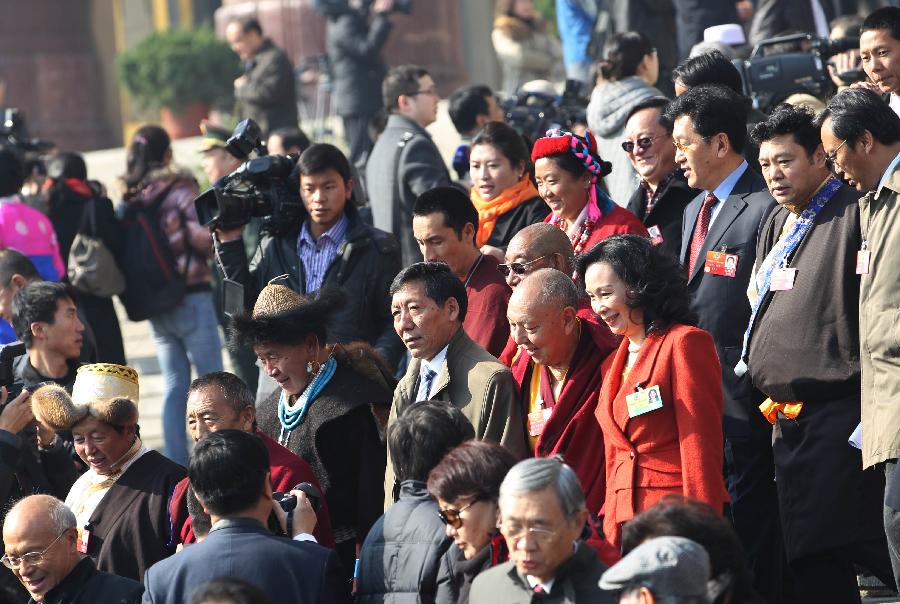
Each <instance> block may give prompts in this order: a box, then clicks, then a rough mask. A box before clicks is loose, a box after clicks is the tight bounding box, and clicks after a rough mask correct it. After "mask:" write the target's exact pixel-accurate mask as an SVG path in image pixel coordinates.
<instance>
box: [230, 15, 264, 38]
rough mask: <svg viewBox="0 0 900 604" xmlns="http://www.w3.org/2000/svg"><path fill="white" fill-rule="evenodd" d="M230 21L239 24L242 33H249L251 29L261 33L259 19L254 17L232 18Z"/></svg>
mask: <svg viewBox="0 0 900 604" xmlns="http://www.w3.org/2000/svg"><path fill="white" fill-rule="evenodd" d="M231 22H232V23H237V24H238V25H240V26H241V33H242V34H249V33H250V32H251V31H255V32H256V33H258V34H259V35H262V26H261V25H260V24H259V19H257V18H256V17H241V18H237V19H233V20H232V21H231Z"/></svg>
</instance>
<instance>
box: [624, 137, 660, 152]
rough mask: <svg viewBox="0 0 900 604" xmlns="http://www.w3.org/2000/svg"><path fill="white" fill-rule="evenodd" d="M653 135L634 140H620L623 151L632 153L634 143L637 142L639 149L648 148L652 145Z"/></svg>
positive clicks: (654, 138)
mask: <svg viewBox="0 0 900 604" xmlns="http://www.w3.org/2000/svg"><path fill="white" fill-rule="evenodd" d="M656 138H657V137H655V136H642V137H641V138H639V139H637V140H636V141H622V150H624V151H625V153H634V145H635V143H636V144H637V146H638V147H640V148H641V149H649V148H650V147H652V146H653V141H655V140H656Z"/></svg>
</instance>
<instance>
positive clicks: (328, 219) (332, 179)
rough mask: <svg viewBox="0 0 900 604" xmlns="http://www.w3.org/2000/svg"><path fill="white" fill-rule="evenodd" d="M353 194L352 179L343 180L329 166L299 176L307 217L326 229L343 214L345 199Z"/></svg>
mask: <svg viewBox="0 0 900 604" xmlns="http://www.w3.org/2000/svg"><path fill="white" fill-rule="evenodd" d="M352 194H353V181H352V180H349V181H346V182H345V181H344V179H343V177H342V176H341V175H340V173H339V172H338V171H337V170H335V169H333V168H329V169H327V170H325V171H324V172H318V173H316V174H303V175H301V176H300V195H301V197H303V205H304V206H306V211H307V212H309V219H310V220H311V221H312V222H314V223H315V224H316V225H318V226H319V227H320V229H322V231H323V232H324V231H327V230H328V229H330V228H331V227H333V226H334V225H335V224H337V221H338V220H340V219H341V216H343V215H344V208H345V207H346V206H347V201H349V200H350V196H351V195H352Z"/></svg>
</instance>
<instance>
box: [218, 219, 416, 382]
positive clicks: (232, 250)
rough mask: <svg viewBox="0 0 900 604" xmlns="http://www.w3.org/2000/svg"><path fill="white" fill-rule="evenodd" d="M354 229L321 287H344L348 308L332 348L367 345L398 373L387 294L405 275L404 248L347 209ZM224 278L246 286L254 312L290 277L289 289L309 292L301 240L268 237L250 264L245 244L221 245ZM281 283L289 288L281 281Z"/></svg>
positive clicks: (334, 321)
mask: <svg viewBox="0 0 900 604" xmlns="http://www.w3.org/2000/svg"><path fill="white" fill-rule="evenodd" d="M345 212H346V213H347V217H348V218H349V219H350V224H349V226H348V227H347V236H346V239H345V240H344V243H343V245H342V246H341V247H340V249H338V252H337V254H336V255H335V258H334V260H333V261H332V263H331V265H329V267H328V270H326V271H325V278H324V280H323V281H322V287H328V286H331V287H339V288H342V289H343V290H344V291H345V292H346V293H347V294H348V295H347V302H346V304H345V305H344V307H343V308H342V309H340V310H339V311H337V312H335V313H334V315H333V316H332V318H331V320H330V321H329V322H328V325H326V341H327V342H328V343H338V344H348V343H350V342H355V341H364V342H367V343H369V344H370V345H372V346H373V347H374V348H375V349H376V350H377V351H378V352H379V354H381V355H382V357H383V358H384V359H385V360H386V361H387V362H388V364H390V365H391V366H392V367H395V366H396V364H397V362H398V361H399V359H400V356H401V354H402V353H403V351H404V348H403V343H402V342H401V341H400V338H399V337H397V334H396V332H395V331H394V325H393V319H392V317H391V297H390V295H389V294H388V288H389V287H390V284H391V281H392V280H393V279H394V276H395V275H396V274H397V273H398V272H399V271H400V248H399V247H398V245H397V240H396V239H394V237H393V235H390V234H389V233H385V232H384V231H380V230H378V229H376V228H373V227H371V226H369V225H367V224H365V223H364V222H363V221H362V220H361V219H360V218H359V214H358V213H357V211H356V208H355V207H354V206H353V205H352V204H350V203H348V204H347V209H346V210H345ZM216 248H217V249H218V252H219V257H220V258H221V260H222V263H223V265H224V266H225V276H226V277H228V278H230V279H233V280H234V281H237V282H238V283H241V284H242V285H243V286H244V304H245V307H246V308H247V309H248V310H249V309H252V308H253V305H254V304H255V303H256V298H257V297H258V296H259V292H260V291H262V289H263V288H264V287H265V286H266V284H268V283H269V281H271V280H272V279H274V278H275V277H279V276H281V275H288V278H287V282H286V284H287V286H288V287H290V288H291V289H293V290H294V291H296V292H300V293H301V294H307V293H312V292H307V291H306V277H305V274H304V270H303V263H302V262H301V261H300V257H299V256H298V255H297V234H296V233H293V234H290V235H286V236H283V237H273V236H271V235H268V234H266V235H263V237H262V239H261V240H260V243H259V247H258V248H257V249H256V254H255V255H254V257H253V260H252V261H251V262H249V263H248V262H247V253H246V251H245V250H244V242H243V240H242V239H238V240H235V241H229V242H225V243H219V242H218V241H217V242H216ZM281 283H285V282H284V281H281Z"/></svg>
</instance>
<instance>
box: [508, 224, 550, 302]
mask: <svg viewBox="0 0 900 604" xmlns="http://www.w3.org/2000/svg"><path fill="white" fill-rule="evenodd" d="M531 243H532V238H531V237H527V236H525V235H523V236H515V237H513V238H512V240H511V241H510V242H509V245H508V246H506V253H505V254H504V263H505V264H507V265H512V264H521V265H522V268H523V269H525V272H524V273H522V274H519V273H517V272H515V271H514V270H510V271H509V273H508V274H507V275H506V277H505V279H506V284H507V285H509V287H510V288H511V289H513V290H514V289H516V286H518V285H519V283H521V282H522V279H524V278H525V277H527V276H528V275H530V274H531V273H533V272H534V271H536V270H538V269H539V268H555V269H557V270H563V266H562V265H561V263H560V262H559V258H560V254H547V255H545V256H538V254H537V252H534V251H532V250H531V249H530V248H531Z"/></svg>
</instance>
